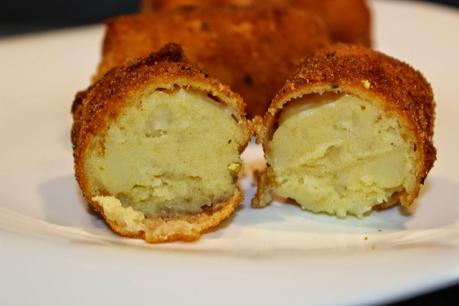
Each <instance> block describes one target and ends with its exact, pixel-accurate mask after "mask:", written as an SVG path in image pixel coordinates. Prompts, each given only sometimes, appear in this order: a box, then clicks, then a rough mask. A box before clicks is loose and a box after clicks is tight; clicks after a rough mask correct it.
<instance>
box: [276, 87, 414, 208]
mask: <svg viewBox="0 0 459 306" xmlns="http://www.w3.org/2000/svg"><path fill="white" fill-rule="evenodd" d="M279 120H280V122H279V127H278V129H277V130H276V131H275V132H274V135H273V138H272V141H271V142H270V143H269V154H268V162H269V164H270V165H271V167H272V169H273V171H274V173H275V190H276V192H277V193H278V194H279V195H281V196H283V197H287V198H291V199H294V200H295V201H296V202H297V203H298V204H299V205H301V207H302V208H303V209H307V210H311V211H313V212H325V213H328V214H335V215H337V216H338V217H345V216H346V215H347V214H352V215H355V216H358V217H362V216H363V215H364V214H365V213H366V212H368V211H370V210H371V208H372V206H374V205H376V204H380V203H383V202H385V201H387V200H388V199H389V198H390V197H391V195H392V194H394V193H395V192H398V191H401V190H403V189H405V190H407V191H411V190H412V189H413V188H414V184H415V176H414V159H415V155H414V150H413V148H414V144H413V143H411V142H410V141H407V140H406V139H405V138H407V135H404V134H406V133H404V129H403V128H402V126H401V124H400V122H399V120H398V119H397V118H396V117H394V116H390V115H386V113H385V112H384V111H383V110H382V109H381V108H380V107H378V106H376V105H375V104H372V103H370V102H368V101H364V100H361V99H359V98H357V97H355V96H351V95H344V94H343V95H338V94H325V95H310V96H307V97H305V98H301V99H299V100H297V101H294V102H291V103H289V104H287V107H286V108H285V109H284V110H283V112H282V113H281V117H280V119H279Z"/></svg>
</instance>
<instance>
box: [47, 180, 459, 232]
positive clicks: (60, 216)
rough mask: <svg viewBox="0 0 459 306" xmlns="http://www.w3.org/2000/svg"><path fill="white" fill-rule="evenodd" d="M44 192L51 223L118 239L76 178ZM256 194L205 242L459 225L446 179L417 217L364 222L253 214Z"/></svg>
mask: <svg viewBox="0 0 459 306" xmlns="http://www.w3.org/2000/svg"><path fill="white" fill-rule="evenodd" d="M39 190H40V194H41V196H42V197H43V205H44V209H45V213H46V221H48V222H50V223H54V224H59V225H64V226H70V227H78V228H82V229H85V230H88V231H90V232H93V233H97V234H102V235H114V234H113V233H112V232H111V231H110V230H109V228H108V227H107V225H106V224H105V222H104V221H103V220H102V219H101V218H100V217H99V216H98V215H96V214H94V212H93V211H92V210H91V209H89V208H88V207H87V205H86V203H85V201H84V199H83V198H82V196H81V194H80V191H79V190H78V186H77V183H76V181H75V179H74V176H73V175H66V176H62V177H58V178H54V179H52V180H50V181H48V182H45V183H43V184H42V185H40V188H39ZM254 192H255V188H254V187H251V188H248V189H247V190H246V198H245V200H244V203H243V205H242V206H241V207H240V208H239V209H238V210H237V211H236V213H235V214H234V215H233V216H232V217H230V218H229V219H228V220H226V221H224V222H223V223H222V224H221V225H220V226H218V227H217V228H216V229H214V230H213V231H211V232H210V233H208V234H207V235H205V237H207V238H210V239H216V238H220V237H223V236H224V235H225V232H226V231H227V230H231V232H232V235H235V234H236V236H237V232H239V231H241V230H243V229H244V228H248V227H253V228H258V229H265V230H266V229H267V230H272V231H285V232H311V233H313V232H314V233H318V232H323V233H333V232H338V233H362V232H365V233H368V232H377V231H396V230H405V229H410V230H420V229H430V228H440V227H445V226H448V225H451V224H454V223H458V222H459V206H458V205H457V199H458V198H459V183H457V182H455V181H452V180H450V179H446V178H441V177H431V178H430V180H429V181H428V183H427V185H426V186H425V188H423V191H422V194H421V197H420V198H419V200H418V207H417V211H416V212H415V213H414V214H413V215H411V216H406V215H403V214H402V213H401V212H400V209H399V208H397V207H395V208H392V209H388V210H385V211H380V212H378V211H375V212H372V213H371V214H370V215H369V216H367V217H366V218H363V219H357V218H354V217H349V218H346V219H337V218H335V217H332V216H328V215H320V214H313V213H310V212H307V211H302V210H301V209H300V208H299V207H298V206H296V205H286V204H280V203H273V204H272V205H271V206H268V207H266V208H263V209H252V208H250V199H251V197H252V196H253V194H254ZM233 225H234V226H233ZM229 227H231V229H229Z"/></svg>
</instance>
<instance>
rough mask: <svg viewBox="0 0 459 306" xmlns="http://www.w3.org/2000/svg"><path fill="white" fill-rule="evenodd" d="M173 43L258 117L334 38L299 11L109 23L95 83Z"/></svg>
mask: <svg viewBox="0 0 459 306" xmlns="http://www.w3.org/2000/svg"><path fill="white" fill-rule="evenodd" d="M287 38H288V39H287ZM168 42H176V43H179V44H181V45H182V46H183V49H184V50H185V53H186V54H187V56H188V58H189V59H190V60H191V61H192V62H195V63H197V64H198V65H200V67H202V69H203V70H204V71H205V72H206V73H209V75H211V76H212V77H215V78H217V79H219V80H220V81H221V82H223V83H224V84H228V85H229V86H230V87H231V89H232V90H234V91H235V92H237V93H238V94H240V95H241V96H242V97H243V99H244V101H245V102H246V104H247V113H248V116H249V117H253V116H254V115H257V114H258V115H260V114H263V113H264V112H265V110H266V109H267V107H268V105H269V102H270V100H271V99H272V98H273V97H274V94H275V93H276V92H277V91H278V90H279V89H280V88H281V87H282V84H283V83H284V82H285V79H286V78H287V77H288V75H290V74H292V73H293V71H294V70H295V69H296V67H297V65H298V64H299V63H300V61H301V59H302V58H303V57H304V56H308V55H310V54H312V53H313V52H314V51H316V50H317V49H319V48H322V47H324V46H326V45H327V44H328V43H329V38H328V34H327V31H326V29H325V27H324V25H323V23H322V22H321V20H320V19H319V18H318V17H316V16H315V15H314V14H310V13H306V12H302V11H296V10H294V9H272V8H267V9H261V8H203V9H196V8H194V9H193V8H183V9H180V10H175V11H172V12H169V13H168V14H162V13H151V14H138V15H131V16H123V17H118V18H114V19H111V20H110V21H108V22H107V24H106V35H105V40H104V45H103V58H102V62H101V64H100V66H99V71H98V75H97V76H96V79H97V78H100V77H102V76H103V74H104V73H105V72H107V71H108V70H110V69H111V68H113V67H116V66H117V65H120V64H122V63H124V62H125V61H126V60H127V59H132V58H136V57H139V56H145V55H147V54H148V53H149V52H151V51H152V50H156V49H158V48H160V47H161V46H162V45H164V44H166V43H168Z"/></svg>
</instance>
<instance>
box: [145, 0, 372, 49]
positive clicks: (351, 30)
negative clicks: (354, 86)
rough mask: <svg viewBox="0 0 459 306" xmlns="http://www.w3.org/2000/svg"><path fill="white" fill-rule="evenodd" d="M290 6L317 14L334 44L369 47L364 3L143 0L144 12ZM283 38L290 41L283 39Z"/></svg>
mask: <svg viewBox="0 0 459 306" xmlns="http://www.w3.org/2000/svg"><path fill="white" fill-rule="evenodd" d="M228 5H230V6H238V7H240V6H276V7H279V6H292V7H295V8H298V9H303V10H310V11H313V12H315V13H317V14H318V15H319V16H320V17H321V18H323V20H324V21H325V23H326V25H327V27H328V29H329V31H330V34H331V37H332V38H333V40H334V41H337V42H344V43H353V44H360V45H362V46H371V18H370V10H369V8H368V5H367V2H366V1H365V0H143V2H142V9H143V11H147V12H150V11H161V10H173V9H175V8H177V7H181V6H228ZM286 39H289V38H288V37H286Z"/></svg>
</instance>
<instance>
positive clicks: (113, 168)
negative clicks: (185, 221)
mask: <svg viewBox="0 0 459 306" xmlns="http://www.w3.org/2000/svg"><path fill="white" fill-rule="evenodd" d="M132 99H134V101H135V102H133V103H131V105H130V106H129V107H127V108H125V109H124V112H123V113H122V114H121V115H120V116H119V117H118V119H117V120H116V121H114V122H112V123H111V125H110V126H109V128H108V130H107V131H106V134H105V135H99V136H98V137H95V139H94V141H93V142H92V145H91V146H90V147H89V152H88V157H87V160H86V164H85V166H86V171H87V173H88V178H89V183H90V188H91V192H92V194H93V196H97V195H100V194H109V195H110V196H113V197H116V198H117V199H119V200H120V201H121V203H122V205H123V207H132V208H133V209H135V210H137V211H140V212H143V213H144V214H145V215H146V216H151V215H173V214H179V213H197V212H201V211H202V209H203V207H204V206H206V205H207V206H210V205H212V204H213V203H215V202H218V201H223V200H225V199H227V198H229V197H230V196H231V195H232V194H233V193H234V191H235V188H236V186H235V177H236V176H237V172H238V171H239V169H240V164H241V160H240V157H239V152H238V148H239V145H240V144H241V143H242V141H243V140H244V134H243V131H242V129H241V128H240V126H238V124H237V122H236V121H235V120H234V119H233V118H232V115H231V113H230V112H229V110H228V108H227V107H225V106H223V105H222V104H219V103H217V102H215V101H214V100H212V99H210V98H209V97H208V96H207V95H206V93H202V92H198V91H191V90H185V89H178V90H175V91H154V92H153V93H150V94H148V95H143V96H138V97H133V98H132Z"/></svg>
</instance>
